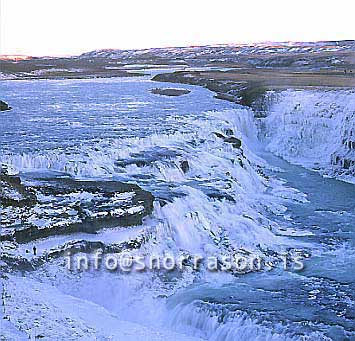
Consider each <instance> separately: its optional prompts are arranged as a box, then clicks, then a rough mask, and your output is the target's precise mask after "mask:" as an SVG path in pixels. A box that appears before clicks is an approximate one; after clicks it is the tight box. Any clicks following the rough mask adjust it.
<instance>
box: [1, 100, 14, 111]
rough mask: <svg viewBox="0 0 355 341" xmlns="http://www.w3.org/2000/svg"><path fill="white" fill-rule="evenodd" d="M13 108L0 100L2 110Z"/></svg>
mask: <svg viewBox="0 0 355 341" xmlns="http://www.w3.org/2000/svg"><path fill="white" fill-rule="evenodd" d="M10 109H12V108H11V107H10V106H9V105H8V104H7V103H5V102H3V101H1V100H0V111H5V110H10Z"/></svg>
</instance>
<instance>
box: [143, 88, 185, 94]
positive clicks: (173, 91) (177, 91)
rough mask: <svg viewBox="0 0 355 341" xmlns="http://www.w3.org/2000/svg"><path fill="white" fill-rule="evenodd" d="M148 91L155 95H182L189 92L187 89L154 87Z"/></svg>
mask: <svg viewBox="0 0 355 341" xmlns="http://www.w3.org/2000/svg"><path fill="white" fill-rule="evenodd" d="M150 92H151V93H152V94H155V95H163V96H182V95H187V94H189V93H190V92H191V91H190V90H187V89H171V88H165V89H162V88H155V89H151V90H150Z"/></svg>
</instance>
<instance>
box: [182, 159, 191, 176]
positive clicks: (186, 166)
mask: <svg viewBox="0 0 355 341" xmlns="http://www.w3.org/2000/svg"><path fill="white" fill-rule="evenodd" d="M180 168H181V170H182V171H183V172H184V173H185V174H186V173H187V172H188V171H189V169H190V165H189V162H188V161H187V160H184V161H181V162H180Z"/></svg>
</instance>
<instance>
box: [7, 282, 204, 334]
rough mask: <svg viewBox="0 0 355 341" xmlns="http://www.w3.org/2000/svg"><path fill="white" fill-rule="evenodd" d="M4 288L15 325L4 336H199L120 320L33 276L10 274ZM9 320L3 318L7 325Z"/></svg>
mask: <svg viewBox="0 0 355 341" xmlns="http://www.w3.org/2000/svg"><path fill="white" fill-rule="evenodd" d="M5 290H6V294H7V298H6V301H5V302H6V305H5V308H6V313H7V314H8V315H10V316H11V320H12V321H14V322H12V323H13V325H15V327H16V328H17V331H14V332H13V333H12V334H11V329H10V328H6V329H5V330H6V333H7V334H4V335H5V336H6V335H8V334H10V336H11V335H15V336H19V335H21V336H22V335H24V334H25V335H27V339H28V337H29V336H31V337H32V338H35V337H37V338H38V336H42V337H43V336H45V338H46V339H49V340H68V339H81V338H85V339H105V340H119V341H120V340H122V341H137V340H140V339H142V340H143V339H145V340H149V341H159V340H162V341H163V340H168V339H169V340H176V341H179V340H196V341H197V340H199V338H195V337H188V336H185V335H181V334H180V335H179V334H177V333H175V332H172V331H168V330H164V329H159V330H158V329H154V328H148V327H145V326H142V325H139V324H136V323H133V322H128V321H124V320H121V319H119V318H118V317H117V316H116V315H115V314H113V313H110V312H109V311H107V310H106V309H105V308H103V307H102V306H100V305H98V304H95V303H93V302H89V301H86V300H84V299H79V298H76V297H73V296H70V295H66V294H63V293H62V292H60V291H59V290H58V289H57V288H55V287H53V286H51V285H48V284H45V283H40V282H39V281H36V280H34V279H32V278H28V277H21V276H9V277H8V279H7V280H6V282H5ZM9 323H11V322H6V324H7V325H9ZM6 327H7V326H6ZM18 330H20V331H21V332H22V333H21V332H19V331H18Z"/></svg>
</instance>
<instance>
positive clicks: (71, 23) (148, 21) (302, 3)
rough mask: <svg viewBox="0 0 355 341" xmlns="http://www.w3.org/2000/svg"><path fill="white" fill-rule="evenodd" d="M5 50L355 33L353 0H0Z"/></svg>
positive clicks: (73, 50)
mask: <svg viewBox="0 0 355 341" xmlns="http://www.w3.org/2000/svg"><path fill="white" fill-rule="evenodd" d="M0 4H1V17H0V19H1V23H0V24H1V26H0V27H1V31H0V54H25V55H33V56H42V55H51V56H59V55H75V54H80V53H82V52H86V51H91V50H95V49H101V48H120V49H126V48H147V47H166V46H189V45H206V44H217V43H219V44H223V43H241V42H260V41H315V40H342V39H355V24H354V22H355V5H354V0H338V1H334V0H332V1H328V0H323V1H317V0H298V1H295V0H259V1H256V0H242V1H237V0H234V1H233V0H214V1H211V0H178V1H172V0H139V1H138V0H0Z"/></svg>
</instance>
